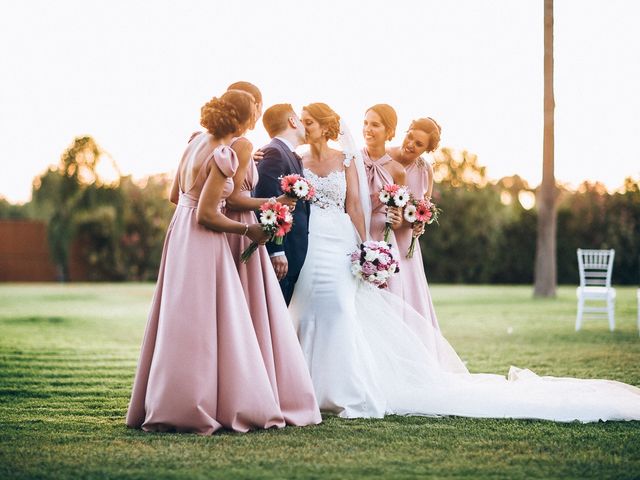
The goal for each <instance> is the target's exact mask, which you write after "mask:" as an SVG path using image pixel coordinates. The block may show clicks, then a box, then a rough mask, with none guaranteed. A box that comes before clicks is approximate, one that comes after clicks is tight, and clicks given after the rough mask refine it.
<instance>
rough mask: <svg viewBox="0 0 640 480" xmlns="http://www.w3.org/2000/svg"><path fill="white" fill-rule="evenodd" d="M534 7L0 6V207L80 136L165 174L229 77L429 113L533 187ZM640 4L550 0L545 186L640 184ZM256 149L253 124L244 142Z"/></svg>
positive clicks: (491, 166)
mask: <svg viewBox="0 0 640 480" xmlns="http://www.w3.org/2000/svg"><path fill="white" fill-rule="evenodd" d="M542 6H543V1H542V0H467V1H464V0H453V1H444V0H441V1H424V0H422V1H415V0H396V1H393V2H389V1H384V0H367V1H364V0H363V1H360V0H358V1H346V0H325V1H323V2H310V1H306V2H305V1H295V0H278V1H276V0H271V1H267V0H262V1H259V0H245V1H235V2H227V1H225V2H223V1H212V0H206V1H205V0H203V1H192V0H187V1H184V2H178V1H154V2H142V1H124V0H108V1H106V0H99V1H97V0H84V1H71V0H59V1H56V2H51V1H44V0H42V1H35V0H21V1H13V2H7V1H5V2H2V3H1V4H0V58H1V59H2V75H0V159H1V161H2V166H3V167H4V168H3V173H2V175H0V196H4V197H6V198H8V199H9V200H11V201H20V202H22V201H26V200H28V199H29V196H30V191H31V181H32V179H33V177H34V176H36V175H38V174H39V173H41V172H42V171H43V170H45V169H46V168H47V166H48V165H50V164H54V163H56V162H57V161H58V159H59V157H60V154H61V153H62V151H63V150H64V149H65V148H66V147H67V146H68V145H69V144H70V143H71V141H72V140H73V138H74V137H75V136H77V135H81V134H89V135H92V136H93V137H94V138H95V139H96V140H97V142H98V143H99V144H100V145H101V146H102V147H103V148H104V149H105V150H106V151H107V152H109V154H110V155H111V156H112V157H113V158H114V159H115V161H116V162H117V163H118V165H119V166H120V168H121V170H122V171H123V172H124V173H126V174H132V175H133V176H134V177H142V176H145V175H148V174H152V173H159V172H167V171H173V170H174V169H175V168H176V165H177V162H178V160H179V158H180V155H181V153H182V150H183V149H184V145H185V142H186V140H187V138H188V137H189V134H190V133H191V132H192V131H194V130H196V129H198V128H199V125H198V120H199V110H200V106H201V105H202V104H203V103H204V102H206V101H207V100H208V99H209V98H210V97H212V96H214V95H217V94H220V93H222V92H223V91H224V89H225V88H226V87H227V85H228V84H230V83H232V82H233V81H236V80H248V81H251V82H253V83H255V84H256V85H258V86H259V87H260V88H261V89H262V91H263V94H264V97H265V103H266V105H267V106H268V105H270V104H273V103H279V102H289V103H292V104H293V105H294V107H295V108H296V109H298V110H300V109H301V107H302V106H304V105H305V104H307V103H310V102H315V101H323V102H326V103H328V104H329V105H331V106H332V107H333V108H334V110H336V111H337V112H338V113H340V114H341V115H342V116H343V117H344V118H345V119H346V120H347V122H348V123H349V125H350V126H351V130H352V131H353V132H354V134H355V136H356V139H357V140H358V141H360V139H361V135H360V133H359V132H360V128H361V123H362V117H363V114H364V111H365V109H366V108H367V107H368V106H370V105H372V104H374V103H380V102H385V103H389V104H391V105H393V106H394V107H395V108H396V110H397V112H398V115H399V118H400V124H399V128H398V137H397V138H396V139H395V141H396V142H399V141H400V140H401V136H402V135H401V132H402V131H403V130H404V129H405V128H406V126H407V125H408V124H409V122H410V121H411V119H413V118H416V117H419V116H426V115H429V116H432V117H434V118H436V119H437V120H438V122H439V123H440V124H441V125H442V127H443V138H442V145H443V146H450V147H454V148H460V149H462V148H465V149H468V150H470V151H472V152H474V153H476V154H478V156H479V160H480V163H481V164H483V165H486V166H487V167H488V174H489V176H490V177H492V178H496V179H497V178H499V177H502V176H505V175H512V174H515V173H517V174H520V175H521V176H523V177H525V178H526V179H527V180H528V181H529V182H530V183H531V184H532V185H535V184H537V183H538V182H539V181H540V178H541V169H542V167H541V160H542V159H541V156H542V89H543V70H542V69H543V8H542ZM639 21H640V2H638V1H634V0H626V1H624V0H556V2H555V36H556V37H555V40H556V41H555V60H556V69H555V72H556V84H555V93H556V177H557V178H558V179H559V180H560V181H563V182H568V183H570V184H572V185H577V184H578V183H579V182H580V181H582V180H584V179H588V180H591V181H595V180H598V181H602V182H604V183H605V184H606V185H607V186H608V187H610V188H612V189H613V188H617V187H619V186H620V185H622V182H623V180H624V177H625V176H633V177H635V178H636V179H638V178H640V154H639V153H638V149H637V146H636V145H635V141H636V140H637V139H639V138H640V88H638V84H639V80H638V79H639V78H640V29H638V22H639ZM249 138H250V139H252V140H253V141H254V143H255V144H256V146H259V145H261V144H263V143H266V141H267V136H266V134H265V133H264V130H263V129H262V126H261V124H259V125H258V128H257V129H256V131H255V132H252V133H251V134H250V135H249Z"/></svg>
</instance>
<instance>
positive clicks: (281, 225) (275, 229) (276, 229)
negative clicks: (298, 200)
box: [240, 201, 293, 263]
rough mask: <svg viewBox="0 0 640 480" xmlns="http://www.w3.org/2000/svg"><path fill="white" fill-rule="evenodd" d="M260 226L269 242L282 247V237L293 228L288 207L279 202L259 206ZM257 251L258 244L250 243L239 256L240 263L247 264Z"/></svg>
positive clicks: (291, 216)
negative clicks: (267, 235) (266, 234)
mask: <svg viewBox="0 0 640 480" xmlns="http://www.w3.org/2000/svg"><path fill="white" fill-rule="evenodd" d="M260 225H262V230H263V231H264V232H266V233H268V234H269V236H270V238H269V241H272V242H273V243H275V244H276V245H282V242H283V240H284V236H285V235H286V234H287V233H289V231H290V230H291V227H292V226H293V215H291V212H290V211H289V207H287V206H286V205H283V204H281V203H280V202H271V201H269V202H265V203H263V204H262V205H260ZM257 249H258V244H257V243H256V242H251V245H249V246H248V247H247V248H246V249H245V250H244V251H243V252H242V254H241V255H240V261H241V262H242V263H247V262H248V261H249V258H251V255H253V252H255V251H256V250H257Z"/></svg>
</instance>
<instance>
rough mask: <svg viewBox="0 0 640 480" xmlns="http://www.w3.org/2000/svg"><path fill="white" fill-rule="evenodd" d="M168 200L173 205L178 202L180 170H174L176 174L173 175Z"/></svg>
mask: <svg viewBox="0 0 640 480" xmlns="http://www.w3.org/2000/svg"><path fill="white" fill-rule="evenodd" d="M169 200H170V201H171V203H173V204H174V205H177V204H178V201H179V200H180V170H178V171H177V172H176V176H175V177H173V183H172V184H171V193H170V194H169Z"/></svg>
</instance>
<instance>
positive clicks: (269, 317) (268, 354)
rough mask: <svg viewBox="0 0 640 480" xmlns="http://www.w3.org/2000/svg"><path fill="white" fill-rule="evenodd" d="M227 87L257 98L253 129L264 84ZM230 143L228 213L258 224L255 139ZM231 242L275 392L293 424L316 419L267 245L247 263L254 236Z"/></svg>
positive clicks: (292, 203) (309, 386)
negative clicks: (233, 161) (234, 161)
mask: <svg viewBox="0 0 640 480" xmlns="http://www.w3.org/2000/svg"><path fill="white" fill-rule="evenodd" d="M229 88H240V89H242V90H245V91H248V92H249V93H251V94H252V95H253V97H254V98H255V100H256V115H255V116H254V119H253V124H252V125H251V126H250V129H253V128H254V127H255V123H256V122H257V120H258V118H260V115H261V113H262V95H261V94H260V90H258V88H257V87H255V86H254V85H252V84H248V82H238V83H236V84H233V85H231V86H230V87H229ZM231 148H232V149H233V150H234V151H235V152H236V154H237V157H238V161H239V166H238V169H237V170H236V173H235V175H234V177H233V180H234V184H235V187H234V190H233V193H232V194H231V195H230V196H229V198H227V203H226V209H225V215H226V216H227V217H229V218H230V219H232V220H235V221H237V222H240V223H243V224H244V223H247V224H250V225H253V224H256V223H257V219H256V216H255V214H254V211H255V210H257V209H258V208H259V207H260V205H261V204H262V203H264V202H266V201H268V200H269V199H268V198H252V197H251V191H252V190H253V189H254V187H255V186H256V184H257V183H258V169H257V168H256V165H255V163H254V162H253V160H252V158H251V152H252V150H253V145H252V144H251V142H250V141H249V140H247V139H246V138H245V137H238V138H234V139H233V141H232V142H231ZM277 200H278V201H279V202H282V203H284V204H287V205H289V206H290V207H293V206H295V204H296V200H295V199H293V198H290V197H287V196H286V195H282V196H280V197H278V199H277ZM227 238H228V242H229V248H230V250H231V255H232V256H233V259H234V260H235V264H236V267H237V269H238V273H239V275H240V283H241V284H242V288H243V290H244V294H245V297H246V300H247V304H248V306H249V311H250V313H251V319H252V321H253V328H254V329H255V335H256V337H257V340H258V344H259V346H260V351H261V353H262V359H263V361H264V365H265V367H266V369H267V374H268V375H269V381H270V383H271V388H272V390H273V395H274V396H275V398H276V401H277V402H278V404H279V406H280V410H281V412H282V415H283V417H284V419H285V421H286V422H287V424H290V425H309V424H318V423H320V422H321V420H322V418H321V416H320V410H319V408H318V404H317V402H316V397H315V393H314V390H313V384H312V383H311V377H310V375H309V370H308V369H307V364H306V362H305V359H304V356H303V355H302V350H301V348H300V344H299V342H298V337H297V335H296V332H295V330H294V328H293V324H292V322H291V320H290V318H289V311H288V309H287V304H286V303H285V301H284V298H283V296H282V291H281V290H280V285H279V283H278V279H277V277H276V274H275V272H274V270H273V266H272V264H271V260H270V258H269V253H268V252H267V249H266V248H265V247H264V246H261V247H259V248H258V250H257V251H256V252H255V253H254V254H253V255H252V256H251V258H250V259H249V261H248V262H247V263H242V262H240V254H241V253H242V252H243V250H244V249H245V248H247V247H248V246H249V244H250V243H251V240H250V239H248V238H247V237H243V236H240V235H228V236H227Z"/></svg>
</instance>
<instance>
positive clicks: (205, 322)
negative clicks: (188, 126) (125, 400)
mask: <svg viewBox="0 0 640 480" xmlns="http://www.w3.org/2000/svg"><path fill="white" fill-rule="evenodd" d="M214 145H215V144H214V143H213V139H212V137H211V136H210V135H209V134H206V133H205V134H200V135H198V136H196V137H195V138H194V139H192V140H191V142H190V143H189V145H188V147H187V150H186V151H185V154H184V155H185V156H189V157H192V156H195V157H196V158H195V159H192V160H194V162H197V163H194V164H195V165H197V164H199V162H200V161H202V162H203V163H202V167H201V168H200V171H199V173H198V175H197V177H196V179H195V181H194V182H193V185H191V186H189V188H188V189H187V191H185V192H182V191H181V192H180V199H179V202H178V206H177V208H176V211H175V214H174V216H173V219H172V220H171V223H170V225H169V228H168V230H167V236H166V239H165V244H164V250H163V253H162V260H161V264H160V271H159V274H158V282H157V285H156V290H155V294H154V297H153V300H152V303H151V311H150V312H149V317H148V321H147V327H146V331H145V334H144V339H143V342H142V350H141V353H140V360H139V362H138V369H137V372H136V378H135V381H134V385H133V393H132V396H131V401H130V404H129V410H128V412H127V419H126V422H127V425H128V426H129V427H133V428H142V429H143V430H145V431H154V432H166V431H174V432H191V433H197V434H202V435H209V434H212V433H213V432H215V431H217V430H219V429H221V428H226V429H229V430H234V431H237V432H246V431H248V430H251V429H257V428H269V427H284V426H285V424H286V421H285V418H284V416H283V413H282V411H281V409H280V406H279V403H278V397H277V395H275V393H274V391H273V388H272V384H271V379H270V376H269V373H268V370H267V368H266V367H265V363H264V360H263V357H262V353H261V350H260V345H259V344H258V341H257V339H256V334H255V331H254V327H253V323H252V321H251V315H250V313H249V308H248V306H247V302H246V301H245V298H244V295H243V290H242V284H241V283H240V278H239V277H238V270H237V268H236V265H235V262H234V259H233V256H232V254H231V250H230V249H229V244H228V242H227V238H226V236H225V234H224V233H218V232H214V231H212V230H209V229H207V228H205V227H203V226H202V225H200V224H199V223H198V220H197V213H196V212H197V208H198V202H199V199H200V194H201V192H202V189H203V187H204V184H205V181H206V179H207V176H208V174H209V173H208V172H212V171H214V169H218V170H219V171H221V172H222V173H223V174H224V175H225V177H227V180H226V183H225V184H224V190H223V194H222V197H223V198H226V197H227V196H228V195H229V194H230V193H231V192H232V191H233V180H232V177H233V174H234V173H235V170H236V169H237V166H238V159H237V157H236V155H235V152H233V150H231V149H230V148H228V147H218V148H215V149H214V148H213V146H214ZM223 203H224V200H223V201H222V202H221V205H218V208H221V207H222V204H223Z"/></svg>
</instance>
